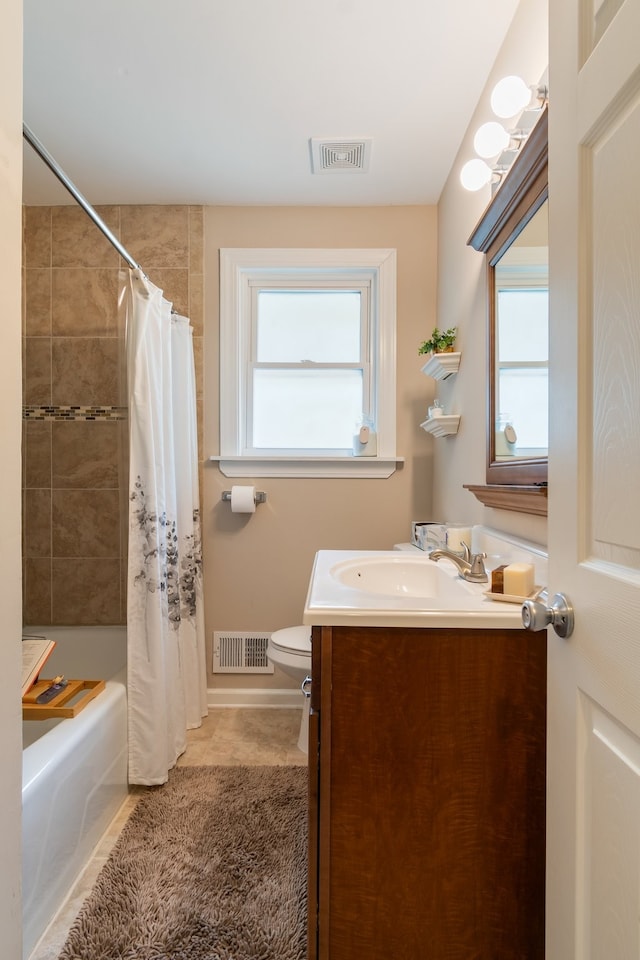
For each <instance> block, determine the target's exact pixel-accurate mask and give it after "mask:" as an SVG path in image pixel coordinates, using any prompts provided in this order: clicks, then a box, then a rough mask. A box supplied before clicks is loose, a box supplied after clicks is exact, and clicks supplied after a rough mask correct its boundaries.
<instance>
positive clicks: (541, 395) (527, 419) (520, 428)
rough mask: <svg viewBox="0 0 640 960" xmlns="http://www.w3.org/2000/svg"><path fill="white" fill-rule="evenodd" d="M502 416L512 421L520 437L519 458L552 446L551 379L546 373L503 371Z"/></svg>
mask: <svg viewBox="0 0 640 960" xmlns="http://www.w3.org/2000/svg"><path fill="white" fill-rule="evenodd" d="M498 387H499V393H498V397H497V398H496V399H497V403H498V411H499V414H502V415H504V416H506V417H508V418H509V419H510V421H511V423H512V424H513V426H514V429H515V431H516V435H517V437H518V439H517V442H516V454H515V455H516V456H517V455H518V452H521V451H522V449H523V448H527V449H530V448H535V449H538V448H543V449H545V450H546V448H547V446H548V444H549V375H548V371H547V369H546V368H544V369H518V368H514V369H508V370H500V371H499V384H498Z"/></svg>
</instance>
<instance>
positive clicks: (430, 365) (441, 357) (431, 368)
mask: <svg viewBox="0 0 640 960" xmlns="http://www.w3.org/2000/svg"><path fill="white" fill-rule="evenodd" d="M460 356H461V354H460V352H457V353H455V352H453V353H432V354H430V356H429V359H428V360H427V362H426V363H425V365H424V366H423V368H422V372H423V373H424V374H425V375H426V376H427V377H432V378H433V379H434V380H446V379H447V377H452V376H453V374H454V373H457V372H458V368H459V366H460Z"/></svg>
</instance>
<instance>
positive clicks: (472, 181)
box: [460, 157, 493, 192]
mask: <svg viewBox="0 0 640 960" xmlns="http://www.w3.org/2000/svg"><path fill="white" fill-rule="evenodd" d="M492 177H493V171H492V169H491V167H490V166H489V164H488V163H486V161H485V160H481V159H480V158H479V157H475V158H474V159H473V160H467V162H466V163H465V165H464V167H463V168H462V170H461V171H460V183H461V184H462V186H463V187H464V188H465V190H471V191H472V192H475V191H476V190H481V189H482V187H484V186H486V184H487V183H489V181H490V180H491V178H492Z"/></svg>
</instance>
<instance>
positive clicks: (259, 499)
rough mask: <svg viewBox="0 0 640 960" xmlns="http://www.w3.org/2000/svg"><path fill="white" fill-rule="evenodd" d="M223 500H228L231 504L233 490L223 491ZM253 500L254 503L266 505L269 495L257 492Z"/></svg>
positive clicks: (262, 491) (260, 491)
mask: <svg viewBox="0 0 640 960" xmlns="http://www.w3.org/2000/svg"><path fill="white" fill-rule="evenodd" d="M221 499H222V500H228V501H229V502H231V490H223V491H222V497H221ZM253 500H254V503H266V502H267V495H266V493H265V492H264V490H256V493H255V496H254V498H253Z"/></svg>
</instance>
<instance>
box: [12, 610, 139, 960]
mask: <svg viewBox="0 0 640 960" xmlns="http://www.w3.org/2000/svg"><path fill="white" fill-rule="evenodd" d="M24 632H25V633H37V634H43V635H44V636H48V637H50V638H51V639H53V640H55V641H56V644H57V645H56V648H55V649H54V651H53V653H52V655H51V657H50V658H49V660H48V661H47V664H46V666H45V670H44V672H45V675H46V676H55V675H56V674H57V673H63V674H65V676H67V677H69V678H70V679H84V680H107V684H106V687H105V689H104V690H103V691H102V692H101V693H100V694H98V696H97V697H96V698H95V700H93V701H91V703H89V704H88V705H87V706H86V707H85V708H84V710H81V711H80V713H79V714H78V715H77V716H76V717H74V718H73V719H68V720H32V721H26V722H25V723H24V724H23V727H24V734H23V745H24V751H23V768H22V838H23V839H22V903H23V958H27V957H29V955H30V954H31V952H32V951H33V948H34V947H35V945H36V944H37V942H38V940H39V939H40V937H41V936H42V934H43V933H44V931H45V929H46V927H47V925H48V924H49V922H50V920H51V919H52V918H53V916H54V915H55V913H56V912H57V911H58V909H59V908H60V906H61V905H62V903H63V902H64V900H65V897H66V896H67V894H68V892H69V891H70V889H71V887H72V886H73V884H74V881H75V880H76V878H77V877H78V875H79V873H80V872H81V871H82V869H83V868H84V867H85V865H86V864H87V862H88V861H89V859H90V858H91V855H92V852H93V850H94V848H95V846H96V844H97V843H98V841H99V840H100V838H101V837H102V835H103V833H104V832H105V830H106V828H107V827H108V825H109V823H110V822H111V820H112V819H113V817H114V816H115V814H116V813H117V811H118V809H119V807H120V805H121V804H122V802H123V800H124V799H125V797H126V796H127V699H126V628H125V627H25V630H24Z"/></svg>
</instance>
